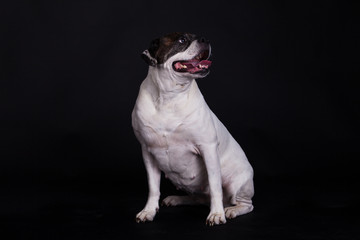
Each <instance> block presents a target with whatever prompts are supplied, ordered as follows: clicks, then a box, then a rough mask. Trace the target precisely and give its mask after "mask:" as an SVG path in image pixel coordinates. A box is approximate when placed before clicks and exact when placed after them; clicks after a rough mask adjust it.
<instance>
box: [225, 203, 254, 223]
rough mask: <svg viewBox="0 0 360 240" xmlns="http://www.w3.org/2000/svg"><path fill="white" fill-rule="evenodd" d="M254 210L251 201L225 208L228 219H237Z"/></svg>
mask: <svg viewBox="0 0 360 240" xmlns="http://www.w3.org/2000/svg"><path fill="white" fill-rule="evenodd" d="M253 209H254V206H253V205H252V202H251V200H245V199H243V200H240V201H237V202H236V205H235V206H230V207H227V208H225V216H226V218H236V217H237V216H239V215H243V214H246V213H249V212H251V211H252V210H253Z"/></svg>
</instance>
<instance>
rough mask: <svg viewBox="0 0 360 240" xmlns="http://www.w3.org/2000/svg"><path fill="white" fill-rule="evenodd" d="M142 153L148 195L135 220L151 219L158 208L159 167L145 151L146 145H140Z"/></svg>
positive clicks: (144, 220)
mask: <svg viewBox="0 0 360 240" xmlns="http://www.w3.org/2000/svg"><path fill="white" fill-rule="evenodd" d="M142 155H143V159H144V163H145V168H146V171H147V178H148V185H149V195H148V200H147V202H146V205H145V207H144V209H143V210H142V211H141V212H139V213H138V214H137V215H136V222H138V223H139V222H146V221H152V220H153V219H154V217H155V215H156V212H157V211H158V210H159V198H160V178H161V172H160V169H159V168H158V167H157V166H156V164H155V162H154V159H153V157H152V156H151V154H150V153H149V152H148V151H147V149H146V146H142Z"/></svg>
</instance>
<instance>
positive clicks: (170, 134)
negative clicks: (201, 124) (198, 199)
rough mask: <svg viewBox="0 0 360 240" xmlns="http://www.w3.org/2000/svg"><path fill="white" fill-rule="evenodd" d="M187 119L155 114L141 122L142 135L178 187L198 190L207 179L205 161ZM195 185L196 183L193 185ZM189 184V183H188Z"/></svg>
mask: <svg viewBox="0 0 360 240" xmlns="http://www.w3.org/2000/svg"><path fill="white" fill-rule="evenodd" d="M187 124H188V122H187V121H184V119H179V118H177V117H176V116H171V115H166V116H164V115H153V116H152V117H148V118H146V120H143V121H142V122H141V124H140V126H141V127H140V129H139V130H140V132H139V133H140V135H141V138H142V140H143V141H144V143H145V145H146V147H147V150H148V151H149V152H150V153H151V154H152V156H154V158H155V161H156V162H157V165H158V166H159V168H160V169H161V170H162V171H163V172H164V173H165V174H166V175H167V177H168V178H170V180H171V181H172V182H173V183H174V184H175V185H176V186H178V187H180V188H184V189H185V188H186V189H187V190H188V191H194V190H195V189H197V186H198V185H200V184H199V182H200V180H201V181H203V179H204V176H203V173H204V172H205V171H204V163H203V161H202V158H201V156H200V155H199V152H198V150H197V148H196V145H195V144H194V143H193V141H192V140H191V139H193V137H192V135H193V129H192V128H191V126H188V125H187ZM192 185H193V186H192ZM185 186H186V187H185Z"/></svg>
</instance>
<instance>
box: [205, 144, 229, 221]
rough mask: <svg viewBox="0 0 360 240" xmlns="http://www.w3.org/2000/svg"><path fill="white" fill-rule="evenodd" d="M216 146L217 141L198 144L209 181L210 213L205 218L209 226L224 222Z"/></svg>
mask: <svg viewBox="0 0 360 240" xmlns="http://www.w3.org/2000/svg"><path fill="white" fill-rule="evenodd" d="M217 146H218V145H217V143H212V144H206V145H200V146H199V150H200V153H201V155H202V157H203V159H204V162H205V167H206V171H207V174H208V181H209V189H210V214H209V216H208V217H207V219H206V224H208V225H210V226H213V225H215V224H216V225H217V224H224V223H226V219H225V212H224V206H223V193H222V184H221V168H220V160H219V155H218V150H217Z"/></svg>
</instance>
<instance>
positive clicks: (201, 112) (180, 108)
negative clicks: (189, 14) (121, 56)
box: [132, 40, 254, 225]
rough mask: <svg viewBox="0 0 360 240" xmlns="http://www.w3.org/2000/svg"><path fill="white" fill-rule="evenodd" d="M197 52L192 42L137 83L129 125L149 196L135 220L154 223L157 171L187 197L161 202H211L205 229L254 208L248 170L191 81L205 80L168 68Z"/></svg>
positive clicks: (250, 172)
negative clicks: (134, 136) (139, 153)
mask: <svg viewBox="0 0 360 240" xmlns="http://www.w3.org/2000/svg"><path fill="white" fill-rule="evenodd" d="M197 53H198V42H197V41H196V40H195V41H194V42H193V43H192V44H191V45H190V46H189V48H188V49H187V50H186V51H184V52H182V53H178V54H176V55H174V56H172V57H171V58H170V59H168V60H167V61H166V62H165V63H164V64H162V65H160V66H155V67H152V66H150V67H149V72H148V75H147V77H146V78H145V80H144V81H143V83H142V84H141V87H140V91H139V95H138V98H137V101H136V104H135V107H134V110H133V113H132V125H133V128H134V132H135V135H136V137H137V138H138V140H139V142H140V143H141V147H142V154H143V159H144V163H145V167H146V170H147V175H148V184H149V196H148V200H147V203H146V205H145V207H144V209H143V210H142V211H141V212H140V213H139V214H138V215H137V216H136V219H137V221H138V222H144V221H152V220H153V218H154V216H155V214H156V212H157V210H158V208H159V198H160V176H161V171H162V172H164V173H165V175H166V177H167V178H169V179H170V180H171V181H172V182H173V184H174V185H175V186H176V187H178V188H180V189H183V190H185V191H186V192H188V193H189V197H180V196H169V197H167V198H165V199H164V202H163V203H164V204H166V205H172V206H174V205H179V204H197V203H209V204H210V214H209V216H208V218H207V224H209V225H214V224H221V223H225V222H226V219H225V218H226V217H227V218H234V217H236V216H238V215H241V214H245V213H247V212H250V211H252V209H253V206H252V201H251V198H252V196H253V194H254V188H253V180H252V178H253V170H252V167H251V165H250V164H249V162H248V160H247V158H246V156H245V154H244V152H243V150H242V149H241V147H240V146H239V144H238V143H237V142H236V141H235V140H234V138H233V137H232V136H231V135H230V133H229V132H228V130H227V129H226V128H225V126H224V125H223V124H222V123H221V122H220V121H219V119H218V118H217V117H216V116H215V114H214V113H213V112H212V111H211V110H210V108H209V107H208V105H207V104H206V102H205V100H204V98H203V96H202V94H201V92H200V90H199V88H198V86H197V84H196V81H195V80H194V78H199V77H203V76H200V75H197V74H190V73H179V72H176V71H174V70H173V69H172V63H173V62H174V61H176V60H188V59H191V58H193V57H194V56H196V54H197ZM230 104H231V103H230ZM224 205H226V206H228V207H227V208H225V209H224Z"/></svg>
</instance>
